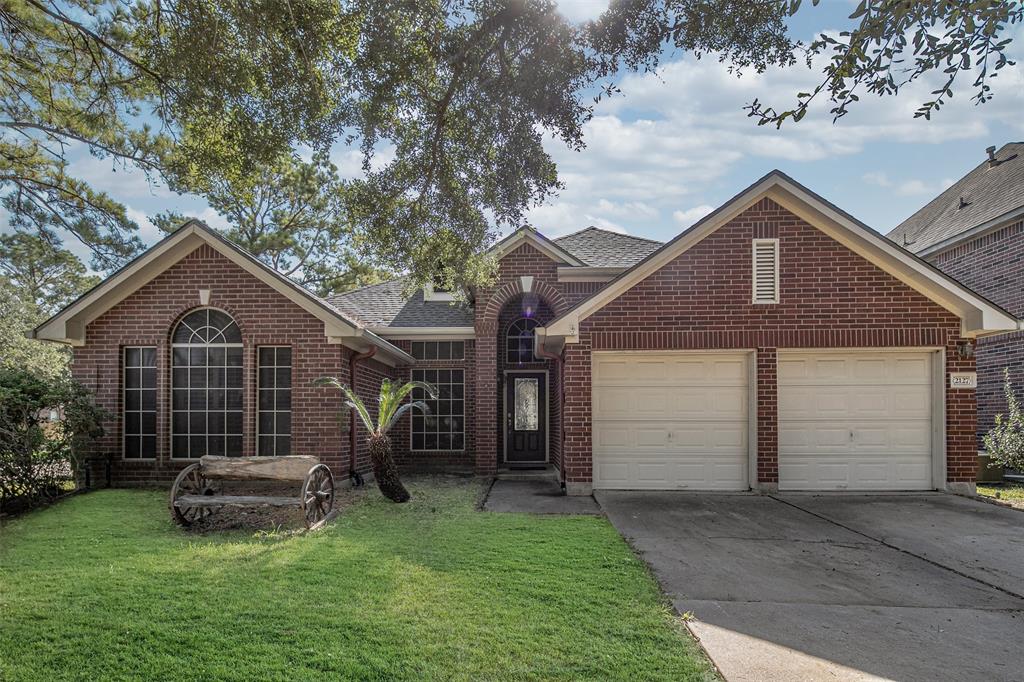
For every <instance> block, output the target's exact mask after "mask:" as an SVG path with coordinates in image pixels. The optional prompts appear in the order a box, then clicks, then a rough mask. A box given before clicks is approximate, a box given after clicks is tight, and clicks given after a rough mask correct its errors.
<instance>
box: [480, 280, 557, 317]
mask: <svg viewBox="0 0 1024 682" xmlns="http://www.w3.org/2000/svg"><path fill="white" fill-rule="evenodd" d="M525 293H529V294H532V295H535V296H537V297H538V298H539V299H541V300H543V301H544V302H545V303H547V304H548V305H550V306H551V309H552V310H554V312H555V316H556V317H557V316H558V315H561V314H562V312H563V311H565V309H566V308H567V307H568V306H567V305H566V301H565V297H564V296H563V295H562V292H560V291H559V290H558V289H556V288H555V287H553V286H551V285H550V284H548V283H547V282H544V281H538V280H534V281H533V282H532V286H531V287H530V291H529V292H527V291H525V290H524V289H523V283H522V279H521V278H519V277H517V278H516V279H514V280H512V281H511V282H506V283H505V284H503V285H502V286H500V287H498V288H497V289H496V290H495V291H494V292H493V293H492V294H491V296H490V298H488V299H487V305H486V307H485V308H484V311H483V315H482V316H481V319H482V320H483V321H485V322H493V321H496V320H497V319H498V315H500V314H501V310H502V308H504V307H505V304H506V303H508V302H509V301H511V300H512V299H514V298H516V297H517V296H519V295H521V294H525Z"/></svg>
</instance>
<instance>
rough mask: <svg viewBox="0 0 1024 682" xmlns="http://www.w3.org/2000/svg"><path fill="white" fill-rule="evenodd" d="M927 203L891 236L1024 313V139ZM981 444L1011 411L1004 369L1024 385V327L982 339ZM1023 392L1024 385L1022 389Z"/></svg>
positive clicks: (979, 358)
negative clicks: (999, 418)
mask: <svg viewBox="0 0 1024 682" xmlns="http://www.w3.org/2000/svg"><path fill="white" fill-rule="evenodd" d="M987 151H988V154H989V158H988V159H986V160H985V161H983V162H982V163H981V164H979V165H978V166H977V167H975V168H974V169H973V170H972V171H971V172H970V173H968V174H967V175H965V176H964V177H963V178H961V179H960V180H959V181H958V182H956V183H955V184H953V185H951V186H950V187H949V188H948V189H946V190H945V191H944V192H942V194H940V195H939V196H937V197H936V198H935V199H933V200H932V201H930V202H928V204H927V205H925V206H924V207H923V208H921V209H920V210H919V211H917V212H916V213H914V215H912V216H910V217H909V218H907V219H906V220H904V221H903V222H902V223H900V225H899V226H897V227H896V228H895V229H894V230H893V231H892V232H890V233H889V234H888V237H889V239H891V240H893V241H894V242H896V243H897V244H899V245H900V246H902V247H904V248H906V249H908V250H910V251H913V252H914V253H915V254H917V255H918V256H919V257H921V258H923V259H925V260H927V261H928V262H929V263H932V264H933V265H935V267H937V268H939V269H940V270H942V271H943V272H945V273H947V274H949V275H951V276H952V277H955V278H956V279H958V280H959V281H961V282H963V283H964V284H966V285H967V286H969V287H970V288H971V289H973V290H974V291H976V292H978V293H979V294H981V295H982V296H984V297H985V298H987V299H989V300H990V301H992V302H994V303H996V304H997V305H999V306H1001V307H1003V308H1004V309H1006V310H1007V311H1009V312H1010V313H1011V314H1013V315H1016V316H1018V317H1020V316H1021V315H1024V143H1022V142H1013V143H1010V144H1007V145H1004V146H1003V147H1002V149H999V150H998V151H996V148H995V147H990V148H989V149H988V150H987ZM976 362H977V366H978V390H977V393H978V447H979V449H980V448H981V447H982V442H981V438H982V436H983V435H984V434H985V433H986V432H987V431H988V430H989V429H990V428H992V425H993V424H994V423H995V416H996V414H998V413H1001V412H1005V411H1006V398H1005V396H1004V392H1003V371H1004V369H1006V368H1009V370H1010V375H1011V379H1012V381H1013V382H1014V384H1015V385H1016V386H1017V387H1018V389H1020V388H1021V387H1024V331H1018V332H1014V333H1010V334H1003V335H999V336H993V337H991V338H981V339H979V340H978V348H977V360H976ZM1018 395H1019V396H1020V397H1022V398H1024V390H1020V392H1019V394H1018Z"/></svg>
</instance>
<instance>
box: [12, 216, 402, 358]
mask: <svg viewBox="0 0 1024 682" xmlns="http://www.w3.org/2000/svg"><path fill="white" fill-rule="evenodd" d="M204 244H206V245H208V246H210V247H211V248H213V249H214V250H215V251H217V252H218V253H220V254H221V255H222V256H224V257H225V258H227V259H228V260H230V261H232V262H233V263H234V264H235V265H237V266H239V267H240V268H242V269H243V270H245V271H246V272H248V273H249V274H251V275H253V276H254V277H256V278H257V279H259V280H260V281H262V282H263V283H264V284H266V285H268V286H270V287H271V288H272V289H274V290H275V291H277V292H278V293H280V294H281V295H283V296H284V297H285V298H288V299H289V300H291V301H292V302H293V303H295V304H296V305H298V306H299V307H300V308H302V309H304V310H305V311H307V312H308V313H310V314H311V315H313V316H314V317H316V318H318V319H320V320H322V321H323V323H324V335H325V336H326V337H328V338H329V339H332V340H334V341H336V342H337V343H341V344H344V345H346V346H349V347H350V348H354V349H356V350H364V349H366V348H367V347H369V346H374V347H376V348H378V349H379V350H381V351H383V352H382V353H381V354H380V355H378V356H377V357H378V358H379V359H381V360H383V361H385V362H388V361H390V362H391V363H392V364H393V363H411V362H413V358H412V356H411V355H409V354H408V353H406V352H405V351H403V350H402V349H401V348H398V347H397V346H395V345H393V344H391V343H390V342H388V341H386V340H384V339H383V338H381V337H379V336H377V335H376V334H374V333H373V332H371V331H370V330H368V329H366V328H365V327H364V326H363V325H361V324H360V323H359V322H358V321H356V320H353V319H351V318H349V317H347V316H345V315H343V314H342V313H341V312H340V311H338V310H337V309H336V308H334V307H333V306H331V305H330V304H329V303H328V302H327V301H325V300H324V299H322V298H320V297H319V296H317V295H315V294H313V293H312V292H310V291H308V290H306V289H304V288H303V287H301V286H299V285H298V284H296V283H295V282H293V281H291V280H290V279H288V278H287V277H285V276H284V275H282V274H280V273H279V272H277V271H276V270H274V269H273V268H270V267H268V266H267V265H265V264H264V263H261V262H260V261H259V260H257V259H256V258H255V257H253V256H252V255H251V254H249V253H248V252H246V251H244V250H243V249H241V248H240V247H238V246H237V245H235V244H233V243H231V242H230V241H228V240H227V239H225V238H224V237H223V236H222V235H220V234H218V233H217V232H216V231H214V230H211V229H210V228H209V227H207V226H206V225H205V224H203V223H202V222H200V221H198V220H190V221H188V222H187V223H185V224H184V225H182V226H181V227H180V228H179V229H178V230H176V231H175V232H173V233H172V234H170V235H168V236H167V237H165V238H164V239H162V240H161V241H160V242H158V243H157V244H155V245H154V246H152V247H151V248H149V249H147V250H146V251H145V252H144V253H142V254H141V255H140V256H139V257H138V258H136V259H135V260H133V261H131V262H130V263H128V264H127V265H125V266H124V267H122V268H121V269H120V270H118V271H117V272H115V273H114V274H112V275H111V276H110V277H108V278H106V279H105V280H103V281H102V282H100V283H99V284H97V285H96V286H95V287H93V288H92V289H90V290H89V291H87V292H86V293H85V294H83V295H82V296H81V297H79V298H78V299H77V300H75V301H74V302H73V303H71V304H70V305H68V306H67V307H66V308H64V309H63V310H61V311H60V312H58V313H57V314H55V315H54V316H53V317H51V318H50V319H48V320H47V321H45V322H43V323H42V324H40V325H39V326H38V327H36V328H35V329H33V330H31V331H30V332H29V336H30V337H32V338H36V339H41V340H44V341H56V342H59V343H67V344H70V345H73V346H81V345H83V344H84V343H85V329H86V326H87V325H88V324H89V323H90V322H92V321H93V320H95V319H96V318H97V317H99V316H100V315H102V314H103V313H105V312H106V311H107V310H110V309H111V308H112V307H114V306H115V305H117V304H118V303H120V302H121V301H123V300H124V299H125V298H127V297H128V296H130V295H131V294H132V293H134V292H135V291H138V290H139V289H140V288H141V287H142V286H144V285H145V284H146V283H148V282H149V281H151V280H152V279H153V278H155V277H156V276H157V275H159V274H160V273H162V272H164V271H165V270H167V269H168V268H170V267H171V266H172V265H174V264H175V263H177V262H178V261H180V260H181V259H182V258H184V257H185V256H187V255H189V254H190V253H192V252H193V251H195V250H196V249H197V248H198V247H200V246H202V245H204ZM200 286H201V283H197V289H198V288H199V287H200Z"/></svg>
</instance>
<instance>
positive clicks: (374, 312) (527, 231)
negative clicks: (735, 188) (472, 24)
mask: <svg viewBox="0 0 1024 682" xmlns="http://www.w3.org/2000/svg"><path fill="white" fill-rule="evenodd" d="M494 254H495V255H496V256H497V259H498V273H497V281H496V283H495V284H494V285H493V286H491V287H488V288H486V289H482V290H478V291H475V292H473V294H472V297H471V300H472V302H471V304H468V305H463V304H453V303H452V302H451V301H450V300H448V299H451V298H452V297H451V296H450V295H448V294H446V293H444V292H438V291H433V290H430V289H428V290H427V291H418V292H416V293H415V294H414V295H413V296H412V297H411V298H406V297H405V296H404V295H403V293H402V292H403V291H404V287H403V283H402V282H401V281H396V282H390V283H387V284H381V285H375V286H371V287H366V288H363V289H359V290H356V291H352V292H347V293H344V294H341V295H338V296H334V297H332V298H331V299H330V300H322V299H319V298H317V297H316V296H314V295H312V294H310V293H309V292H307V291H305V290H303V289H301V288H299V287H297V286H296V285H295V284H293V283H291V282H290V281H288V280H286V279H284V278H282V277H281V276H279V275H277V274H276V273H274V272H273V271H271V270H269V269H268V268H266V267H265V266H263V265H261V264H259V263H258V262H257V261H256V260H254V259H253V258H251V257H250V256H248V255H246V254H245V253H243V252H242V251H240V250H239V249H238V248H236V247H234V246H232V245H231V244H229V243H228V242H227V241H225V240H224V239H223V238H221V237H220V236H218V235H217V234H216V233H214V232H212V231H210V230H209V229H208V228H206V227H204V226H203V225H201V224H199V223H194V222H193V223H190V224H188V225H187V226H185V227H183V228H182V229H180V230H178V231H177V232H175V233H174V234H173V235H171V236H169V237H167V238H166V239H165V240H164V241H162V242H160V243H159V244H157V245H156V246H154V247H153V248H152V249H150V250H149V251H148V252H147V253H146V254H144V255H143V256H141V257H140V258H139V259H138V260H136V261H135V262H133V263H132V264H130V265H129V266H127V267H125V268H124V269H123V270H121V271H119V272H118V273H116V274H115V275H113V276H112V277H110V278H109V279H108V280H107V281H105V282H104V283H102V284H101V285H99V286H98V287H96V288H95V289H94V290H93V291H91V292H89V293H88V294H86V295H85V296H83V297H82V298H81V299H80V300H79V301H77V302H75V303H74V304H72V305H71V306H69V307H68V308H67V309H65V310H64V311H62V312H60V313H59V314H57V315H56V316H55V317H54V318H53V319H51V320H49V321H48V322H46V323H44V324H43V325H41V326H40V327H39V328H37V329H36V330H35V332H34V334H35V336H36V338H40V339H50V340H54V341H61V342H64V343H69V344H71V345H73V346H74V364H73V372H74V375H75V376H76V377H77V378H78V379H80V380H82V381H83V382H85V383H86V385H88V386H90V387H91V388H93V389H95V390H96V391H97V395H98V399H99V401H100V403H101V404H103V405H104V406H106V407H107V408H109V409H110V410H111V411H112V412H114V413H115V414H117V415H118V418H117V420H116V421H115V422H114V423H113V424H112V425H111V428H110V430H109V433H108V435H107V437H106V439H105V440H104V441H103V442H102V443H101V447H102V448H104V449H105V451H107V452H113V453H117V454H118V456H117V459H116V466H115V472H114V473H115V477H116V480H117V481H119V482H123V483H130V482H139V481H151V480H154V479H164V480H166V479H167V478H168V477H169V476H171V475H173V474H174V472H175V471H177V470H178V469H179V468H181V467H182V466H184V465H185V464H186V463H187V461H188V458H190V457H195V456H198V455H200V454H203V453H211V454H229V455H271V454H282V453H295V454H299V453H301V454H312V455H316V456H318V457H320V458H321V459H323V460H324V461H325V462H327V463H328V464H329V465H330V466H331V467H332V468H334V469H335V471H336V472H338V474H339V475H341V476H344V475H345V473H346V472H347V471H348V469H349V465H348V461H349V457H350V455H352V454H353V447H352V443H353V442H354V443H355V450H356V451H355V453H354V454H355V458H356V467H357V468H358V469H359V470H360V471H366V470H367V469H368V462H367V456H366V448H365V443H364V442H363V441H364V438H363V437H362V436H361V435H359V436H358V437H353V441H349V440H348V437H349V433H348V432H347V431H346V429H347V428H348V426H349V425H350V422H349V421H348V420H341V419H339V414H340V413H341V412H342V403H341V400H340V397H339V395H338V392H337V391H331V390H328V389H323V388H314V387H313V385H312V382H313V380H314V379H315V378H316V377H318V376H320V375H322V374H331V375H335V376H338V377H340V378H341V379H342V380H343V381H350V380H351V376H352V372H353V368H354V370H355V372H356V375H357V378H356V381H355V384H356V387H357V389H358V390H359V392H360V393H361V394H362V395H363V396H365V397H367V398H370V397H371V396H372V395H373V393H374V391H375V390H376V388H377V386H378V385H379V382H380V381H381V380H382V379H383V378H385V377H393V378H398V379H405V378H407V377H410V376H412V377H414V378H416V379H423V380H426V381H430V382H432V383H435V384H437V385H438V386H439V387H440V390H441V397H440V399H439V400H436V401H432V407H433V411H432V414H431V415H430V416H429V417H423V416H413V417H411V418H410V417H406V418H405V420H404V421H403V422H402V423H400V424H399V425H398V426H397V427H396V428H395V430H394V432H393V438H394V441H395V445H396V450H397V457H398V459H399V461H400V462H401V463H402V464H404V465H408V464H418V465H430V466H443V467H457V468H467V467H472V468H473V469H474V470H475V471H476V472H477V473H478V474H481V475H492V474H494V473H495V472H496V471H497V470H499V469H503V468H511V467H545V466H546V467H549V468H552V469H554V470H556V471H557V472H558V474H559V475H560V477H561V478H562V480H563V481H564V483H565V485H566V488H567V491H568V492H569V493H570V494H585V493H589V492H590V491H591V490H592V489H593V488H643V489H683V488H685V489H694V490H746V489H749V488H755V489H761V490H774V489H776V488H780V489H791V490H836V489H839V490H842V489H851V490H854V489H863V490H927V489H952V490H956V491H959V492H971V491H973V486H974V483H973V481H974V474H975V454H976V453H975V444H974V432H975V396H974V391H973V390H970V389H963V388H950V378H951V377H950V375H951V373H958V372H970V371H973V370H974V357H973V352H972V350H973V345H974V339H975V338H976V337H979V336H982V335H986V334H992V333H998V332H1002V331H1006V330H1010V329H1016V328H1017V320H1016V318H1014V317H1012V316H1011V315H1009V314H1008V313H1006V312H1005V311H1003V310H1002V309H1001V308H999V307H998V306H996V305H994V304H992V303H990V302H988V301H987V300H985V299H983V298H981V297H979V296H978V295H976V294H975V293H973V292H972V291H970V290H969V289H967V288H965V287H964V286H963V285H961V284H960V283H958V282H956V281H954V280H953V279H951V278H949V277H947V276H945V275H943V274H942V273H940V272H939V271H938V270H935V269H934V268H932V267H930V266H929V265H927V264H926V263H924V262H923V261H921V260H919V259H917V258H916V257H914V256H913V255H911V254H910V253H908V252H906V251H904V250H903V249H900V248H898V247H896V246H895V245H893V244H892V243H891V242H890V241H888V240H887V239H885V238H884V237H882V236H881V235H879V234H878V233H876V232H874V231H872V230H871V229H869V228H867V227H866V226H864V225H863V224H861V223H859V222H857V221H856V220H855V219H853V218H852V217H850V216H849V215H847V214H846V213H844V212H843V211H841V210H840V209H838V208H836V207H835V206H833V205H832V204H830V203H828V202H827V201H825V200H824V199H822V198H821V197H819V196H817V195H816V194H814V193H813V192H811V191H809V190H808V189H806V188H805V187H803V186H801V185H800V184H798V183H796V182H795V181H793V180H792V179H790V178H789V177H787V176H786V175H784V174H782V173H780V172H778V171H773V172H772V173H769V174H768V175H766V176H765V177H764V178H762V179H760V180H758V181H757V182H756V183H754V184H753V185H751V186H750V187H748V188H747V189H745V190H743V191H742V192H741V193H740V194H738V195H737V196H736V197H734V198H733V199H731V200H729V201H728V202H727V203H726V204H725V205H723V206H721V207H720V208H719V209H718V210H716V211H715V212H714V213H712V214H710V215H708V216H707V217H705V218H704V219H703V220H701V221H700V222H698V223H697V224H696V225H694V226H693V227H691V228H689V229H687V230H686V231H684V232H683V233H682V234H680V235H679V236H678V237H676V238H675V239H673V240H672V241H670V242H668V243H666V244H658V243H655V242H651V241H648V240H645V239H639V238H636V237H629V236H625V235H620V234H615V233H611V232H607V231H604V230H599V229H596V228H588V229H586V230H583V231H582V232H577V233H576V234H572V235H569V236H567V237H563V238H560V239H549V238H547V237H545V236H544V235H542V234H541V233H539V232H538V231H536V230H534V229H532V228H523V229H520V230H518V231H517V232H515V233H513V234H512V235H510V236H509V237H507V238H506V239H504V240H503V241H501V242H500V243H498V244H497V245H496V246H495V247H494ZM371 404H372V403H371Z"/></svg>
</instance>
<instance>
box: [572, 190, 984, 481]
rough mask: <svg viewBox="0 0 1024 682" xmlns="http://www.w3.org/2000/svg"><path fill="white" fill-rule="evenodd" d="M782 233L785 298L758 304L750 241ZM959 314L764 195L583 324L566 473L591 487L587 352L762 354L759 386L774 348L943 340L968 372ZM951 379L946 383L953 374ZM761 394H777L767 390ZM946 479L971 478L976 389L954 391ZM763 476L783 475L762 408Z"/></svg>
mask: <svg viewBox="0 0 1024 682" xmlns="http://www.w3.org/2000/svg"><path fill="white" fill-rule="evenodd" d="M773 236H777V237H778V238H779V239H780V291H781V300H780V303H779V304H777V305H753V304H752V303H751V284H752V282H751V277H752V275H751V239H753V238H755V237H773ZM959 330H960V322H959V320H958V319H957V318H956V317H955V316H954V315H952V314H951V313H949V312H948V311H946V310H944V309H943V308H941V307H939V306H938V305H936V304H934V303H932V302H931V301H929V300H928V299H926V298H925V297H924V296H922V295H920V294H918V293H917V292H915V291H913V290H912V289H910V288H909V287H907V286H905V285H903V284H902V283H901V282H899V281H898V280H896V279H895V278H894V277H892V276H891V275H888V274H887V273H885V272H883V271H882V270H880V269H879V268H877V267H876V266H874V265H872V264H871V263H869V262H868V261H866V260H864V259H862V258H861V257H859V256H857V255H856V254H854V253H853V252H851V251H849V250H847V249H846V248H845V247H843V246H842V245H840V244H839V243H838V242H836V241H834V240H832V239H831V238H829V237H828V236H827V235H825V234H824V233H822V232H820V231H818V230H816V229H815V228H813V227H811V226H810V225H808V224H807V223H805V222H804V221H802V220H800V219H799V218H797V217H796V216H794V215H793V214H791V213H789V212H788V211H786V210H785V209H783V208H782V207H780V206H778V205H777V204H775V203H774V202H772V201H771V200H768V199H765V200H762V201H760V202H758V203H757V204H756V205H754V206H753V207H751V208H750V209H748V210H747V211H745V212H744V213H742V214H741V215H739V216H738V217H737V218H735V219H734V220H732V221H730V222H729V223H728V224H727V225H725V226H723V227H722V228H720V229H719V230H717V231H716V232H714V233H713V234H711V235H709V236H708V237H707V238H705V239H704V240H703V241H701V242H700V243H699V244H697V245H695V246H694V247H692V248H691V249H690V250H689V251H687V252H686V253H684V254H682V255H681V256H679V257H678V258H676V259H675V260H673V261H672V262H670V263H669V264H667V265H666V266H665V267H663V268H662V269H661V270H659V271H658V272H656V273H654V274H652V275H651V276H649V277H647V278H646V279H645V280H643V281H642V282H640V283H638V284H637V285H636V286H634V287H633V288H631V289H630V290H628V291H627V292H625V293H624V294H622V295H621V296H619V297H618V298H617V299H616V300H614V301H612V302H611V303H609V304H608V305H607V306H605V307H604V308H603V309H602V310H600V311H598V312H597V313H596V314H594V315H592V316H591V317H589V318H587V319H586V320H584V321H583V322H582V323H581V328H580V343H579V344H576V345H570V346H569V349H568V352H567V356H566V388H567V392H568V393H569V395H568V396H567V404H566V417H565V428H566V431H567V443H566V452H565V458H566V462H567V467H568V471H567V473H568V477H567V478H568V480H569V481H570V482H576V483H589V481H590V480H591V456H590V429H591V423H590V419H591V414H590V369H591V366H590V352H589V349H591V348H592V349H593V350H618V349H623V350H626V349H628V350H644V349H651V350H670V349H716V348H737V349H739V348H748V349H758V358H759V359H758V374H759V377H760V379H761V380H762V381H764V382H771V381H772V380H773V377H774V367H773V361H772V357H773V356H774V354H775V351H776V349H778V348H835V347H851V348H857V347H860V348H877V347H890V346H892V347H900V346H902V347H922V346H926V347H945V348H946V358H947V362H946V370H947V373H948V372H950V371H969V370H970V369H972V368H973V359H966V360H961V359H960V358H959V357H958V356H957V353H956V344H957V341H958V340H959V338H958V337H959ZM946 385H948V378H947V381H946ZM761 397H763V398H764V399H765V400H766V401H768V400H773V399H774V391H773V390H771V389H768V388H767V387H765V389H764V392H763V393H762V395H761ZM946 401H947V427H948V437H947V458H948V470H949V480H950V481H971V480H973V476H974V463H975V450H974V443H973V433H974V422H973V410H974V392H973V391H964V390H958V391H952V390H948V391H947V396H946ZM758 415H759V428H758V434H759V448H761V452H760V453H759V460H762V459H763V460H764V461H763V464H762V466H759V470H758V476H759V480H760V482H762V483H766V484H771V483H775V482H777V476H778V474H777V455H776V450H777V446H776V443H775V437H774V435H775V430H776V428H777V427H776V425H775V423H774V421H775V409H774V407H773V406H771V405H770V404H767V403H766V404H765V405H763V406H761V407H759V410H758Z"/></svg>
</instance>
